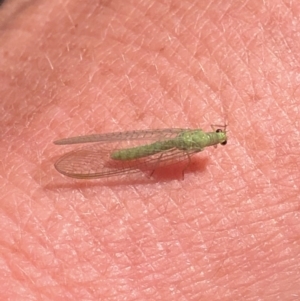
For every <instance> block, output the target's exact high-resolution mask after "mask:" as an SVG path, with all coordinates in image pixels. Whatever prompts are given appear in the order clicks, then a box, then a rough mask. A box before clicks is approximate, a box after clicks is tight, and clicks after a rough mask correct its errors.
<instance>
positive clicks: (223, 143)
mask: <svg viewBox="0 0 300 301" xmlns="http://www.w3.org/2000/svg"><path fill="white" fill-rule="evenodd" d="M216 133H224V131H223V130H221V129H217V130H216ZM220 144H221V145H226V144H227V140H225V141H223V142H221V143H220Z"/></svg>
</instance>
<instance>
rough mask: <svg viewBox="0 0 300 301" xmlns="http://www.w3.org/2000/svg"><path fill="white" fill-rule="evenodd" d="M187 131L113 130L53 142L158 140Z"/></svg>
mask: <svg viewBox="0 0 300 301" xmlns="http://www.w3.org/2000/svg"><path fill="white" fill-rule="evenodd" d="M184 131H189V129H157V130H141V131H128V132H115V133H106V134H94V135H86V136H77V137H69V138H63V139H60V140H56V141H54V142H53V143H54V144H59V145H65V144H79V143H92V142H102V143H110V142H117V141H125V140H126V141H134V140H149V141H159V140H163V139H171V138H175V137H176V136H177V135H178V134H179V133H182V132H184Z"/></svg>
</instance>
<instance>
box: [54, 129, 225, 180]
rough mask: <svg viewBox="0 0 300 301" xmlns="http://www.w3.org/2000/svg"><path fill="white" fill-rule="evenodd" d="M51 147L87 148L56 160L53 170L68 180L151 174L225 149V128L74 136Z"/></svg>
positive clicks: (58, 141)
mask: <svg viewBox="0 0 300 301" xmlns="http://www.w3.org/2000/svg"><path fill="white" fill-rule="evenodd" d="M147 142H148V143H147ZM54 143H55V144H58V145H66V144H79V143H85V144H86V143H87V144H88V146H86V147H82V148H79V149H76V150H74V151H71V152H68V153H66V154H65V155H63V156H62V157H61V158H59V159H58V160H57V162H56V163H55V168H56V169H57V170H58V171H59V172H60V173H62V174H64V175H66V176H69V177H73V178H80V179H91V178H104V177H111V176H115V175H124V174H128V173H133V172H138V171H140V170H141V169H143V170H151V169H152V170H153V169H155V168H156V167H158V166H162V165H169V164H173V163H175V162H178V161H182V160H184V159H186V158H188V159H189V160H190V156H191V155H193V154H195V153H198V152H200V151H202V150H203V149H204V148H205V147H208V146H216V145H217V144H222V145H225V144H226V143H227V135H226V127H224V130H222V129H217V130H216V131H215V132H204V131H203V130H201V129H159V130H141V131H129V132H117V133H107V134H94V135H86V136H78V137H71V138H64V139H61V140H57V141H54ZM115 144H117V145H115ZM131 145H132V146H131Z"/></svg>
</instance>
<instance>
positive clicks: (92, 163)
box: [55, 132, 199, 179]
mask: <svg viewBox="0 0 300 301" xmlns="http://www.w3.org/2000/svg"><path fill="white" fill-rule="evenodd" d="M130 133H133V132H130ZM101 136H102V135H101ZM198 151H199V150H198ZM198 151H197V150H188V151H182V150H178V149H176V148H173V149H169V150H167V151H162V152H160V153H157V154H155V155H151V156H147V157H143V158H139V159H134V160H127V161H120V160H113V159H111V158H110V154H111V152H112V150H111V149H110V150H108V149H104V148H103V144H99V143H97V144H91V145H89V146H88V147H84V148H81V149H77V150H74V151H71V152H69V153H66V154H65V155H63V156H62V157H61V158H60V159H58V160H57V162H56V163H55V168H56V169H57V170H58V171H59V172H60V173H62V174H64V175H66V176H68V177H72V178H80V179H92V178H106V177H111V176H115V175H126V174H129V173H135V172H139V171H147V170H154V169H156V168H157V167H161V166H166V165H170V164H173V163H176V162H179V161H183V160H186V159H188V157H189V156H191V155H193V154H194V153H196V152H198Z"/></svg>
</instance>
